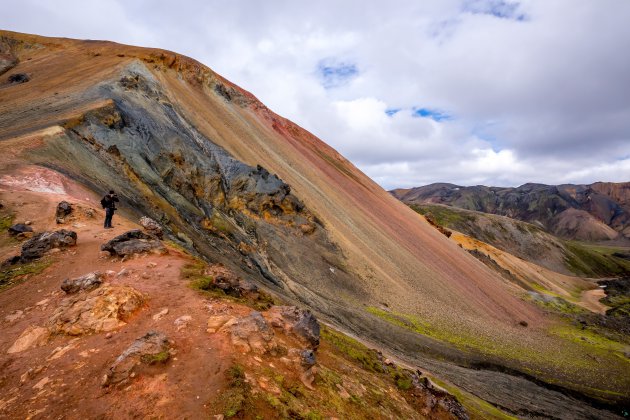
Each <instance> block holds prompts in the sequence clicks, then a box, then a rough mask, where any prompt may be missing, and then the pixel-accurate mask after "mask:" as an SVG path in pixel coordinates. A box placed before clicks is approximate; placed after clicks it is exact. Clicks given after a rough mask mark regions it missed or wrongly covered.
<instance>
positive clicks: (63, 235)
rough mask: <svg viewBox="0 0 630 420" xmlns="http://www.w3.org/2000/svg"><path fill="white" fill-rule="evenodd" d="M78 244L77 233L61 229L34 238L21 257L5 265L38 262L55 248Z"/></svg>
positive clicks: (7, 261) (28, 243) (10, 260)
mask: <svg viewBox="0 0 630 420" xmlns="http://www.w3.org/2000/svg"><path fill="white" fill-rule="evenodd" d="M76 243H77V234H76V232H73V231H70V230H65V229H61V230H58V231H55V232H42V233H38V234H37V235H35V236H33V237H32V238H31V239H29V240H28V241H26V242H25V243H24V244H23V245H22V252H21V254H20V255H19V256H16V257H12V258H10V259H9V260H6V261H5V262H4V263H3V265H8V264H16V263H25V262H30V261H33V260H36V259H38V258H41V257H43V256H44V254H45V253H46V252H48V251H51V250H52V249H55V248H59V249H61V248H67V247H70V246H74V245H76Z"/></svg>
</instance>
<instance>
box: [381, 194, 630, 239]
mask: <svg viewBox="0 0 630 420" xmlns="http://www.w3.org/2000/svg"><path fill="white" fill-rule="evenodd" d="M392 194H393V195H394V196H395V197H396V198H398V199H400V200H402V201H403V202H405V203H407V204H421V203H436V204H445V205H449V206H453V207H459V208H462V209H466V210H475V211H480V212H484V213H492V214H498V215H501V216H508V217H511V218H513V219H517V220H522V221H525V222H528V223H531V224H534V225H537V226H539V227H542V228H543V229H545V230H547V231H548V232H549V233H552V234H554V235H556V236H560V237H561V238H565V239H576V240H584V241H610V240H622V241H623V240H627V239H629V238H630V183H627V182H626V183H617V184H615V183H610V182H597V183H595V184H591V185H557V186H556V185H543V184H525V185H521V186H520V187H517V188H501V187H486V186H483V185H478V186H474V187H462V186H459V185H453V184H431V185H426V186H423V187H417V188H411V189H398V190H393V191H392Z"/></svg>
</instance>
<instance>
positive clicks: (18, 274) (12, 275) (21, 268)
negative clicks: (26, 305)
mask: <svg viewBox="0 0 630 420" xmlns="http://www.w3.org/2000/svg"><path fill="white" fill-rule="evenodd" d="M51 264H52V260H51V259H49V258H45V259H41V260H36V261H32V262H29V263H26V264H17V265H13V266H9V267H7V268H5V269H3V270H2V271H0V290H2V289H5V288H7V287H10V286H13V285H15V284H18V283H20V282H21V281H22V280H25V279H26V278H27V277H28V276H31V275H37V274H39V273H41V272H42V271H44V270H45V269H46V268H48V267H49V266H50V265H51Z"/></svg>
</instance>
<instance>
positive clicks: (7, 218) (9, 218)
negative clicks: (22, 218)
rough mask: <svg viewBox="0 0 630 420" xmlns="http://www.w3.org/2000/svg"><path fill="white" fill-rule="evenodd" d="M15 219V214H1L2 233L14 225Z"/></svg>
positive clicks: (0, 228)
mask: <svg viewBox="0 0 630 420" xmlns="http://www.w3.org/2000/svg"><path fill="white" fill-rule="evenodd" d="M14 221H15V215H14V214H4V215H2V216H0V233H4V232H6V231H8V230H9V228H10V227H11V226H13V222H14Z"/></svg>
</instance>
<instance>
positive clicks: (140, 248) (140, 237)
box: [101, 229, 167, 257]
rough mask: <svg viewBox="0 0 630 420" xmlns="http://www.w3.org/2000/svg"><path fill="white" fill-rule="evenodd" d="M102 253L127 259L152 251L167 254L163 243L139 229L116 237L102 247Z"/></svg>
mask: <svg viewBox="0 0 630 420" xmlns="http://www.w3.org/2000/svg"><path fill="white" fill-rule="evenodd" d="M101 251H108V252H109V253H110V254H111V255H115V256H118V257H127V256H129V255H133V254H140V253H145V252H150V251H157V252H160V253H166V252H167V251H166V248H165V247H164V245H163V244H162V241H160V240H159V239H157V238H156V237H155V236H153V235H149V234H147V233H144V232H142V231H141V230H139V229H135V230H130V231H128V232H125V233H123V234H122V235H118V236H116V237H115V238H114V239H112V240H111V241H109V242H107V243H105V244H103V245H101Z"/></svg>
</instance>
